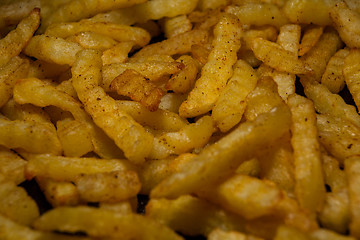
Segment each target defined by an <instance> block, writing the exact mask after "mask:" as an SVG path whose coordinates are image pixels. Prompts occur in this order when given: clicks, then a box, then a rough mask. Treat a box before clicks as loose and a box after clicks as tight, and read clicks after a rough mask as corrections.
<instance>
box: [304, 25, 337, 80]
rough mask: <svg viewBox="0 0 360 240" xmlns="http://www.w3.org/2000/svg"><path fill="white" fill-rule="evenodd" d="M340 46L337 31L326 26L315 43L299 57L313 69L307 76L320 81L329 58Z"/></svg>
mask: <svg viewBox="0 0 360 240" xmlns="http://www.w3.org/2000/svg"><path fill="white" fill-rule="evenodd" d="M342 46H343V42H342V41H341V39H340V37H339V35H338V33H337V32H336V31H335V30H334V29H332V28H326V29H325V30H324V33H323V34H322V35H321V37H320V39H319V41H318V42H317V43H316V45H315V46H314V47H312V48H311V49H310V51H308V52H307V53H306V54H305V55H304V56H302V57H301V60H302V61H303V62H304V64H305V65H306V66H309V67H310V68H311V69H312V70H313V72H312V74H311V75H309V76H308V77H309V78H311V79H313V80H314V81H318V82H320V81H321V77H322V75H323V73H324V72H325V69H326V65H327V64H328V62H329V60H330V58H331V57H332V56H333V55H334V54H335V53H336V51H337V50H339V49H340V48H341V47H342Z"/></svg>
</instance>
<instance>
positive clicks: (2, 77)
mask: <svg viewBox="0 0 360 240" xmlns="http://www.w3.org/2000/svg"><path fill="white" fill-rule="evenodd" d="M28 70H29V61H28V60H26V59H22V58H20V57H18V56H15V57H13V58H11V59H10V61H9V62H8V63H7V64H6V65H4V66H2V67H0V107H2V106H3V105H4V104H6V102H7V101H8V100H9V99H10V98H11V96H12V95H13V88H14V85H15V83H16V80H17V79H19V78H23V77H26V75H27V73H28Z"/></svg>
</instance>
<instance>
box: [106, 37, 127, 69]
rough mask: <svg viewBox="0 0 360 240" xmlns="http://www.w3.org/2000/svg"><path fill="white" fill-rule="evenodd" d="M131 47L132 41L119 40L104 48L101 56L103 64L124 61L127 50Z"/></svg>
mask: <svg viewBox="0 0 360 240" xmlns="http://www.w3.org/2000/svg"><path fill="white" fill-rule="evenodd" d="M133 47H134V42H121V43H118V44H116V45H115V46H114V47H112V48H109V49H107V50H105V51H104V52H103V55H102V56H101V60H102V62H103V65H107V64H112V63H124V62H126V60H127V59H128V55H129V52H130V51H131V49H132V48H133Z"/></svg>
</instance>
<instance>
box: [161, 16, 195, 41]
mask: <svg viewBox="0 0 360 240" xmlns="http://www.w3.org/2000/svg"><path fill="white" fill-rule="evenodd" d="M191 29H192V24H191V22H190V20H189V19H188V17H187V16H186V15H180V16H176V17H173V18H167V19H165V22H164V34H165V37H166V38H171V37H175V36H176V35H179V34H181V33H185V32H188V31H190V30H191Z"/></svg>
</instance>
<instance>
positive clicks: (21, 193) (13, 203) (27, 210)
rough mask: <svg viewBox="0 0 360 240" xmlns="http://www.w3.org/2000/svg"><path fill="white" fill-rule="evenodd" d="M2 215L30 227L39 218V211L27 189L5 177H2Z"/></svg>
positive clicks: (0, 186)
mask: <svg viewBox="0 0 360 240" xmlns="http://www.w3.org/2000/svg"><path fill="white" fill-rule="evenodd" d="M0 213H1V215H3V216H6V217H8V218H10V219H11V220H13V221H15V222H17V223H20V224H24V225H30V224H31V223H32V222H33V221H34V220H35V219H36V218H37V217H39V209H38V207H37V205H36V203H35V201H34V200H33V199H32V198H31V197H29V196H28V195H27V193H26V191H25V189H23V188H22V187H18V186H16V184H15V183H13V182H11V181H8V180H6V179H5V177H4V176H3V175H0Z"/></svg>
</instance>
